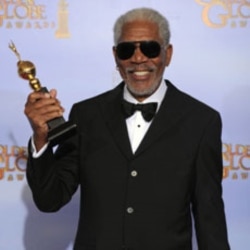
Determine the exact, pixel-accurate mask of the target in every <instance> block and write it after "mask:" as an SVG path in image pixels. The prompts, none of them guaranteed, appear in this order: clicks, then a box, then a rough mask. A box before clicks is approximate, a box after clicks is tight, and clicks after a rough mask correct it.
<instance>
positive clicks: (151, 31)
mask: <svg viewBox="0 0 250 250" xmlns="http://www.w3.org/2000/svg"><path fill="white" fill-rule="evenodd" d="M142 41H156V42H158V43H159V44H160V46H161V50H160V53H159V55H157V56H156V57H153V58H150V57H148V56H147V55H145V54H143V52H142V51H141V49H140V42H142ZM123 42H133V44H134V45H135V50H134V53H133V54H132V55H131V57H129V58H126V59H121V58H119V57H118V55H117V54H118V53H117V50H116V47H114V48H113V53H114V57H115V61H116V64H117V66H118V68H119V72H120V74H121V77H122V78H123V80H124V81H125V83H126V84H127V87H128V90H129V91H130V93H131V94H132V95H133V96H134V97H135V98H136V99H137V100H139V101H143V100H144V99H145V98H147V97H148V96H150V95H151V94H153V93H154V92H155V90H156V89H157V88H158V86H159V85H160V82H161V79H162V76H163V73H164V69H165V67H166V66H168V65H169V63H170V60H171V56H172V46H171V45H168V46H167V47H166V46H164V45H163V41H162V39H161V38H160V35H159V30H158V26H157V25H156V24H155V23H152V22H145V21H133V22H131V23H127V24H125V25H124V26H123V30H122V35H121V38H120V40H119V42H118V44H120V43H123Z"/></svg>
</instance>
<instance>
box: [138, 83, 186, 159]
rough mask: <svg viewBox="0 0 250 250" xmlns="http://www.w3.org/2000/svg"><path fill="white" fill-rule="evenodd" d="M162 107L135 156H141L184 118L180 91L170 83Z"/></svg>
mask: <svg viewBox="0 0 250 250" xmlns="http://www.w3.org/2000/svg"><path fill="white" fill-rule="evenodd" d="M166 82H167V85H168V89H167V93H166V95H165V97H164V100H163V102H162V105H161V107H160V109H159V111H158V113H157V114H156V116H155V118H154V120H153V122H152V124H151V126H150V127H149V130H148V131H147V133H146V135H145V137H144V138H143V140H142V142H141V144H140V145H139V147H138V149H137V150H136V152H135V156H137V155H139V154H141V153H142V152H143V151H145V150H146V149H147V148H148V147H150V146H151V145H152V144H153V143H154V142H155V141H157V140H158V139H159V138H160V137H161V136H162V135H163V134H164V133H165V132H166V131H167V130H169V129H170V128H172V126H175V125H176V123H177V122H178V121H179V120H180V119H181V117H182V107H181V106H182V105H181V102H180V99H179V90H177V89H176V88H175V87H174V86H173V85H172V84H171V83H170V82H168V81H166Z"/></svg>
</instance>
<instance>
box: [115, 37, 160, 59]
mask: <svg viewBox="0 0 250 250" xmlns="http://www.w3.org/2000/svg"><path fill="white" fill-rule="evenodd" d="M137 44H139V47H140V50H141V52H142V53H143V54H144V55H145V56H146V57H148V58H155V57H157V56H159V55H160V52H161V45H160V44H159V43H158V42H156V41H140V42H121V43H119V44H118V45H117V46H116V55H117V57H118V58H119V59H121V60H127V59H129V58H130V57H132V56H133V54H134V52H135V49H136V48H137Z"/></svg>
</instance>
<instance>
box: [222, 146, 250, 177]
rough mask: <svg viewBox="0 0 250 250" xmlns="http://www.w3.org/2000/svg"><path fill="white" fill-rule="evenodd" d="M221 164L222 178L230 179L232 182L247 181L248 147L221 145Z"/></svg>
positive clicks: (249, 147) (249, 151)
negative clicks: (222, 166)
mask: <svg viewBox="0 0 250 250" xmlns="http://www.w3.org/2000/svg"><path fill="white" fill-rule="evenodd" d="M222 157H223V163H224V171H223V177H224V178H228V177H230V173H231V174H232V175H231V178H232V179H233V180H237V179H239V178H241V179H242V180H246V179H248V176H249V172H250V145H241V144H236V145H232V144H227V143H224V144H223V152H222Z"/></svg>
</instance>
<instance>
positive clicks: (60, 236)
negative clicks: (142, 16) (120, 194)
mask: <svg viewBox="0 0 250 250" xmlns="http://www.w3.org/2000/svg"><path fill="white" fill-rule="evenodd" d="M142 6H146V7H153V8H155V9H157V10H159V11H160V12H161V13H163V14H164V15H165V16H166V17H167V18H168V19H169V21H170V24H171V31H172V39H171V43H172V44H173V46H174V56H173V60H172V63H171V65H170V67H168V68H167V69H166V72H165V77H166V78H168V79H170V80H171V81H172V82H173V83H174V84H175V85H176V86H177V87H179V88H180V89H182V90H183V91H185V92H188V93H189V94H191V95H192V96H194V97H196V98H198V99H200V100H201V101H203V102H205V103H207V104H209V105H210V106H212V107H214V108H215V109H217V110H218V111H219V112H220V113H221V116H222V120H223V135H222V140H223V152H222V154H223V160H224V179H223V188H224V200H225V206H226V216H227V223H228V233H229V239H230V244H231V247H232V249H233V250H249V247H250V237H249V235H250V176H249V174H250V133H249V128H250V110H249V108H250V98H249V94H250V20H249V19H250V2H249V0H241V1H238V0H177V1H172V0H151V1H150V0H106V1H104V0H85V1H77V0H71V1H65V0H54V1H49V0H46V1H45V0H44V1H42V0H40V1H39V0H34V1H33V0H30V1H28V0H0V77H1V81H0V108H1V112H0V114H1V118H0V249H3V250H13V249H15V250H23V249H27V250H44V249H46V250H50V249H51V250H57V249H58V250H61V249H72V242H73V239H74V235H75V232H76V227H77V218H78V198H79V194H78V193H77V194H76V195H75V196H74V197H73V199H72V201H71V202H70V203H69V204H68V205H67V206H65V207H64V208H63V209H62V210H61V211H59V212H58V213H54V214H44V213H41V212H39V211H38V210H37V208H36V207H35V206H34V203H33V201H32V196H31V192H30V190H29V188H28V186H27V182H26V178H25V168H26V167H25V163H26V157H27V148H26V146H27V141H28V139H29V137H30V135H31V128H30V126H29V123H28V121H27V120H26V117H25V116H24V113H23V110H24V104H25V101H26V98H27V95H28V94H29V93H30V91H31V89H30V87H29V84H28V82H27V81H25V80H23V79H21V78H20V77H19V76H18V75H17V65H16V63H17V61H18V58H17V56H16V55H15V54H14V53H13V52H12V51H11V50H10V49H9V48H8V46H9V43H10V42H11V41H13V42H14V43H15V45H16V47H17V50H18V51H19V53H20V55H21V59H22V60H29V61H32V62H33V63H34V64H35V65H36V68H37V77H38V78H39V79H40V81H41V83H42V85H43V86H47V88H48V89H51V88H56V89H57V90H58V95H59V98H60V100H61V101H62V103H63V105H64V107H65V108H66V112H65V117H66V118H67V116H68V112H69V110H70V108H71V105H72V104H73V103H74V102H76V101H79V100H82V99H85V98H88V97H91V96H94V95H96V94H99V93H101V92H103V91H106V90H108V89H110V88H113V87H114V86H115V85H117V84H118V83H119V81H120V77H119V75H118V72H117V71H116V69H115V68H116V67H115V66H116V65H115V63H114V60H113V56H112V45H113V34H112V29H113V23H114V21H115V19H116V18H117V17H118V16H119V15H120V14H122V13H123V12H125V11H127V10H129V9H131V8H134V7H142ZM195 248H196V247H195Z"/></svg>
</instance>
